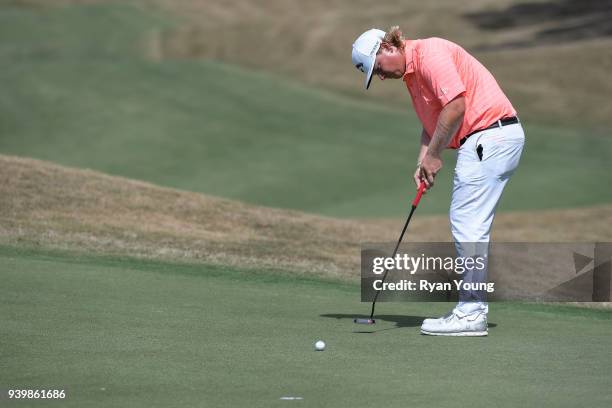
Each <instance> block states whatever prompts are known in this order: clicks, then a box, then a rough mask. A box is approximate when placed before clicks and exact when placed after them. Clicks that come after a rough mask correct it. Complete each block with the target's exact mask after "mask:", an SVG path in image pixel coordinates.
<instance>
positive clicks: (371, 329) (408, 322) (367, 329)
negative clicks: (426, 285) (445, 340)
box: [320, 313, 497, 333]
mask: <svg viewBox="0 0 612 408" xmlns="http://www.w3.org/2000/svg"><path fill="white" fill-rule="evenodd" d="M320 316H321V317H328V318H333V319H349V320H351V321H352V320H354V319H368V318H369V317H370V315H363V314H354V315H348V314H342V313H326V314H322V315H320ZM374 317H375V320H376V321H377V322H380V321H384V322H391V323H395V326H393V327H387V328H382V329H376V324H373V325H359V324H355V328H356V330H354V331H353V333H377V332H381V331H386V330H393V329H401V328H402V327H421V324H422V323H423V320H425V319H426V317H423V316H410V315H385V314H383V315H376V316H374ZM429 317H431V316H429ZM493 327H497V324H495V323H489V329H491V328H493ZM359 328H363V330H359Z"/></svg>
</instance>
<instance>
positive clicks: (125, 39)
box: [0, 2, 612, 217]
mask: <svg viewBox="0 0 612 408" xmlns="http://www.w3.org/2000/svg"><path fill="white" fill-rule="evenodd" d="M171 24H173V21H172V19H171V18H169V17H168V16H164V15H159V14H152V13H151V12H145V11H143V10H142V9H141V8H138V7H134V6H130V5H125V4H124V5H121V4H118V3H107V4H93V5H91V4H89V5H87V4H80V5H66V6H63V7H39V8H36V7H18V6H17V5H16V3H15V2H13V3H9V4H8V5H0V37H1V38H2V39H3V41H2V43H1V44H0V63H2V66H3V69H2V70H0V82H1V83H2V84H3V85H2V86H3V88H2V92H0V115H1V116H0V136H1V137H0V151H2V153H3V154H14V155H20V156H28V157H34V158H39V159H44V160H50V161H53V162H57V163H60V164H65V165H70V166H75V167H84V168H92V169H95V170H100V171H103V172H106V173H111V174H115V175H123V176H127V177H130V178H135V179H139V180H146V181H150V182H153V183H156V184H161V185H165V186H171V187H176V188H179V189H186V190H192V191H199V192H204V193H208V194H213V195H217V196H222V197H228V198H234V199H239V200H243V201H246V202H250V203H256V204H263V205H267V206H273V207H281V208H294V209H301V210H305V211H308V212H313V213H320V214H326V215H332V216H341V217H381V216H399V215H403V214H405V212H406V207H407V206H408V203H409V201H410V200H411V199H412V195H413V194H414V185H413V182H412V173H413V172H414V168H415V163H416V152H417V148H418V144H419V137H420V125H419V123H418V120H417V119H416V117H415V115H414V114H413V113H412V108H411V106H410V99H409V96H408V94H406V99H405V102H406V103H405V106H402V107H398V109H395V110H393V109H389V108H385V107H382V106H377V105H375V104H374V101H372V100H369V99H368V98H367V97H366V95H363V96H364V98H363V99H359V100H355V99H349V98H346V97H341V96H338V95H335V94H333V93H331V92H328V91H326V90H323V89H316V88H310V87H307V86H305V85H300V84H298V83H295V82H291V81H289V80H286V79H280V78H278V77H276V76H274V75H271V74H266V73H262V72H253V71H250V70H247V69H243V68H237V67H233V66H229V65H226V64H221V63H218V62H214V61H199V60H172V59H163V58H162V59H161V60H158V59H155V58H149V57H147V49H148V48H147V47H148V44H149V42H150V40H151V38H152V37H154V34H155V33H160V32H161V33H163V31H164V29H166V28H167V27H169V26H170V25H171ZM109 27H112V30H109ZM352 69H354V68H352V67H351V66H350V64H348V62H347V65H346V70H347V72H350V70H352ZM357 85H358V84H356V86H357ZM525 128H526V132H527V144H526V148H525V153H524V157H523V160H522V163H521V166H520V168H519V171H518V173H517V174H516V175H515V176H514V178H513V180H512V181H511V183H510V184H509V186H508V189H507V194H506V195H505V196H504V199H503V200H502V202H501V206H500V208H501V210H510V209H512V210H518V209H532V208H539V209H543V208H567V207H574V206H581V205H592V204H601V203H609V202H612V189H609V188H601V186H605V185H610V184H612V172H610V171H609V168H610V166H609V158H610V157H611V156H612V138H610V137H606V136H603V135H595V134H592V133H591V132H589V131H588V130H585V129H583V128H580V129H557V128H547V127H541V126H538V125H537V124H533V123H525ZM453 167H454V155H453V154H452V152H450V151H449V152H448V153H447V155H446V163H445V167H444V169H443V170H442V172H441V173H440V175H439V177H438V185H437V186H436V188H435V189H434V190H433V191H432V192H431V193H430V198H429V199H428V200H427V205H424V206H423V208H422V209H420V212H421V213H443V212H446V211H447V210H448V205H449V197H450V180H451V176H452V169H453ZM526 198H528V199H526Z"/></svg>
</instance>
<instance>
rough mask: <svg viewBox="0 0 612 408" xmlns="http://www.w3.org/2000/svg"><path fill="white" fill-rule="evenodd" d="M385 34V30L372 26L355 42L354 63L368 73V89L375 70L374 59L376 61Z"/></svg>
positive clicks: (366, 82)
mask: <svg viewBox="0 0 612 408" xmlns="http://www.w3.org/2000/svg"><path fill="white" fill-rule="evenodd" d="M385 34H386V33H385V32H384V31H383V30H378V29H376V28H372V29H371V30H368V31H366V32H365V33H363V34H361V35H360V36H359V37H358V38H357V39H356V40H355V42H354V43H353V54H352V58H353V65H354V66H355V67H356V68H357V69H358V70H360V71H361V72H364V73H365V74H366V80H365V88H366V89H368V88H369V87H370V82H371V81H372V71H374V61H376V53H377V52H378V49H379V48H380V43H381V41H382V40H383V38H384V37H385Z"/></svg>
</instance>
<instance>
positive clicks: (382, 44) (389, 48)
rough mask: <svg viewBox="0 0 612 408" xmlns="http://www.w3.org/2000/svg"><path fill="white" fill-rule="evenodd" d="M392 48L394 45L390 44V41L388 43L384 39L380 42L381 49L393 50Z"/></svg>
mask: <svg viewBox="0 0 612 408" xmlns="http://www.w3.org/2000/svg"><path fill="white" fill-rule="evenodd" d="M391 48H393V47H392V46H391V44H389V43H386V42H384V41H383V42H381V43H380V49H381V50H384V51H391Z"/></svg>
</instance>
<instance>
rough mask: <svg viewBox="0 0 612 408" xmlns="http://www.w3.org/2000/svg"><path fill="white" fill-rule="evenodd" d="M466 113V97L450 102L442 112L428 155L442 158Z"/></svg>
mask: <svg viewBox="0 0 612 408" xmlns="http://www.w3.org/2000/svg"><path fill="white" fill-rule="evenodd" d="M464 113H465V101H464V97H463V96H460V97H459V98H457V99H454V100H453V101H451V102H449V103H448V104H447V105H446V106H445V107H444V108H443V109H442V112H440V116H439V117H438V123H437V124H436V130H435V132H434V134H433V136H432V138H431V141H430V142H429V147H428V148H427V153H428V154H429V155H431V156H433V157H440V155H441V154H442V151H443V150H444V149H445V148H446V146H448V142H449V141H450V140H451V138H452V137H453V135H454V134H455V133H457V130H459V127H461V123H462V122H463V114H464Z"/></svg>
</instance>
